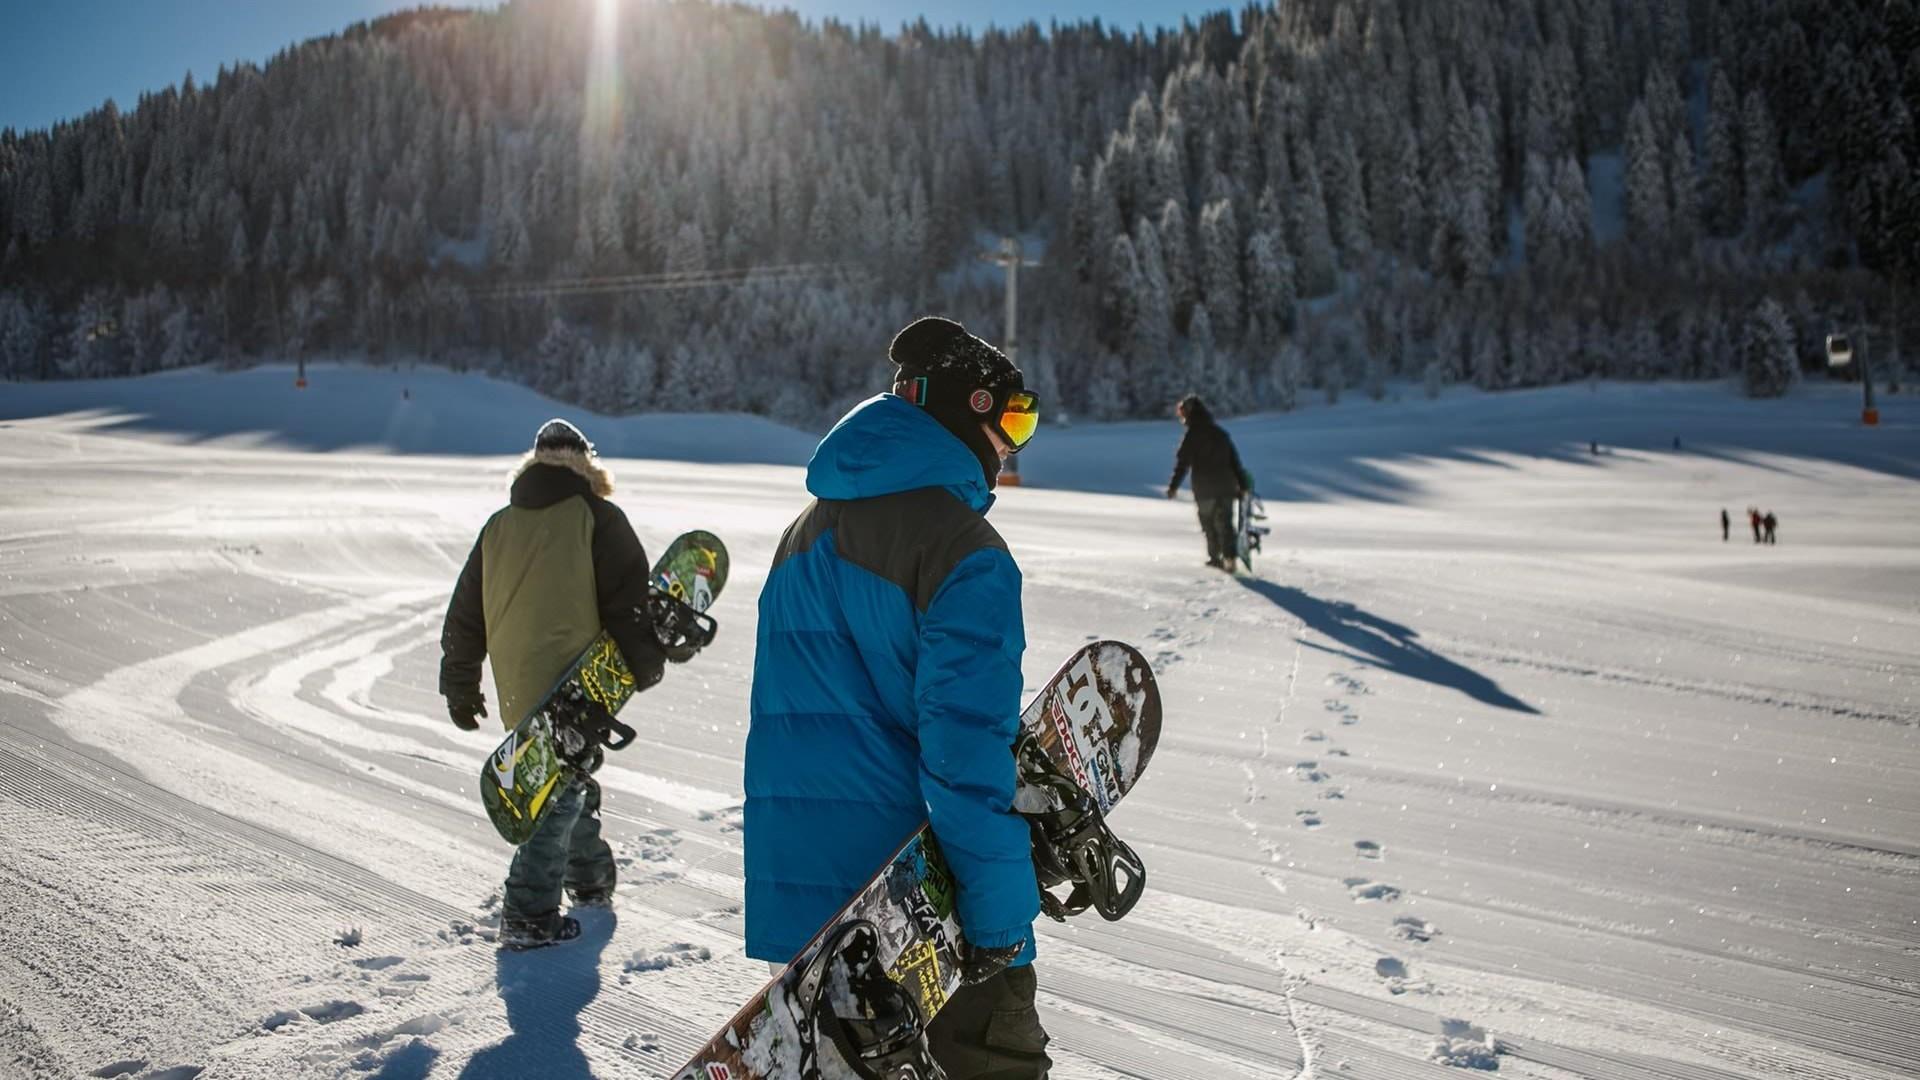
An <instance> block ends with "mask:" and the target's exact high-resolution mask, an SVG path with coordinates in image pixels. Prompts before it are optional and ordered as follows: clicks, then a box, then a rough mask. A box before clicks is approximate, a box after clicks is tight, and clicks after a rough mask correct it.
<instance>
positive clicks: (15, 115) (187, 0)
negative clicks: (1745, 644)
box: [0, 0, 1238, 129]
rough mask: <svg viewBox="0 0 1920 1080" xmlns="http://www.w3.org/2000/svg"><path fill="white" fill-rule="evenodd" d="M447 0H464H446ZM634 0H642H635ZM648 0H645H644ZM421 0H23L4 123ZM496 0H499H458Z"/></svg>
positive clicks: (1047, 8) (1024, 9) (998, 9)
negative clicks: (314, 0)
mask: <svg viewBox="0 0 1920 1080" xmlns="http://www.w3.org/2000/svg"><path fill="white" fill-rule="evenodd" d="M440 2H441V3H443V4H451V3H454V0H440ZM625 2H627V3H634V2H636V0H625ZM641 2H643V0H641ZM418 4H419V0H412V2H399V0H316V2H307V0H64V2H62V0H19V2H17V3H13V2H9V3H8V5H7V8H8V10H7V12H6V14H5V15H4V16H0V128H5V127H13V128H18V129H28V128H38V127H45V126H47V125H49V124H51V123H54V122H55V121H58V120H63V119H68V118H71V117H75V116H78V115H80V114H82V113H84V112H86V111H88V110H89V109H92V108H95V107H97V106H98V105H100V103H101V102H103V101H105V100H106V99H107V98H113V99H114V100H115V101H116V102H118V103H119V105H120V107H121V108H123V109H131V108H133V106H134V105H135V103H136V102H137V101H138V100H139V96H140V93H141V92H142V91H144V90H158V89H160V88H162V87H165V86H168V85H171V84H173V83H177V82H179V81H180V79H181V77H182V76H183V75H185V74H186V73H187V72H188V71H191V72H193V77H194V78H195V79H197V80H199V81H202V82H205V81H208V80H211V79H212V78H213V77H214V75H215V74H216V73H217V72H218V71H219V68H220V65H221V64H223V63H232V62H234V61H236V60H252V61H255V62H260V61H264V60H266V59H267V58H269V57H271V56H272V55H273V54H274V53H275V52H277V51H279V50H280V49H281V48H282V47H284V46H286V45H290V44H293V43H295V42H298V41H304V40H306V39H307V38H311V37H318V36H321V35H324V34H330V33H333V32H334V31H336V30H339V29H342V28H343V27H346V26H348V25H350V24H352V23H356V22H359V21H361V20H363V19H369V18H372V17H374V16H377V15H381V14H384V13H386V12H389V11H395V10H399V9H401V8H409V7H416V6H418ZM456 6H462V7H492V6H495V5H494V4H492V3H459V4H457V5H456ZM763 6H781V7H791V8H793V9H794V10H796V11H798V12H800V14H801V15H803V16H805V17H806V18H808V19H820V18H824V17H827V16H834V17H837V18H840V19H843V20H846V21H849V22H853V21H866V22H876V23H879V24H880V25H881V26H884V27H887V28H888V29H892V28H893V27H896V26H898V25H900V24H901V23H903V22H908V21H910V20H912V19H914V18H916V17H918V16H921V15H925V16H926V18H927V20H928V21H929V22H931V23H933V24H935V25H937V26H953V25H957V24H962V23H964V24H966V25H968V26H972V27H975V28H979V27H983V26H986V25H987V24H989V23H994V24H999V25H1007V24H1011V23H1017V22H1021V21H1023V20H1026V19H1036V20H1038V21H1039V22H1041V23H1042V24H1043V25H1044V24H1045V23H1046V22H1047V21H1048V20H1049V19H1059V20H1061V21H1063V22H1064V21H1073V20H1077V19H1090V18H1093V17H1095V16H1098V17H1099V18H1101V19H1103V20H1105V21H1107V22H1108V23H1110V24H1118V25H1120V26H1125V27H1132V26H1134V25H1136V24H1145V25H1148V26H1152V25H1156V24H1159V23H1177V22H1179V20H1180V18H1181V16H1182V15H1184V14H1190V13H1197V12H1204V11H1211V10H1218V9H1220V8H1229V9H1234V10H1237V9H1238V4H1237V3H1227V2H1226V0H1216V2H1213V3H1203V2H1196V0H1049V2H1047V3H1034V2H1032V0H1028V2H1025V3H1022V2H1018V0H918V2H901V0H790V2H788V3H783V4H778V5H766V4H763Z"/></svg>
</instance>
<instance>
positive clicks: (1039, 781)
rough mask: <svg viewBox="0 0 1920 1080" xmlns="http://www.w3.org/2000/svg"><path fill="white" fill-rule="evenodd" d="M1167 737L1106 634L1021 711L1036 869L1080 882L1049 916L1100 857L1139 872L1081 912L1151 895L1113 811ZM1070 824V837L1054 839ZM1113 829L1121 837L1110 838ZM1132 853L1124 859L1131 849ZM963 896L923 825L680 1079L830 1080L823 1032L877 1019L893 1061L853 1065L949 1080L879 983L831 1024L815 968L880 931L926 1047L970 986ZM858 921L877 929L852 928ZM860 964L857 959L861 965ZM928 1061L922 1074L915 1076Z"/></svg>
mask: <svg viewBox="0 0 1920 1080" xmlns="http://www.w3.org/2000/svg"><path fill="white" fill-rule="evenodd" d="M1159 739H1160V691H1159V688H1158V687H1157V686H1156V685H1155V683H1154V679H1153V669H1152V667H1151V666H1150V665H1149V664H1148V663H1147V660H1146V658H1145V657H1144V656H1142V655H1141V654H1140V652H1139V650H1137V649H1135V648H1133V647H1132V646H1131V645H1126V644H1122V643H1120V642H1116V641H1100V642H1095V643H1093V644H1090V645H1087V646H1085V647H1084V648H1082V649H1081V650H1080V651H1078V652H1076V653H1075V654H1074V655H1073V656H1072V657H1070V658H1069V659H1068V661H1067V662H1066V663H1065V664H1063V665H1061V667H1060V669H1059V670H1058V671H1056V672H1055V673H1054V674H1053V676H1052V678H1050V679H1048V680H1047V683H1046V684H1045V686H1044V687H1043V688H1042V689H1041V691H1040V692H1039V693H1038V694H1036V695H1034V697H1033V699H1032V700H1031V701H1030V702H1028V704H1027V707H1026V708H1025V709H1024V710H1022V711H1021V714H1020V735H1019V736H1018V740H1017V742H1016V744H1015V753H1016V760H1017V763H1018V770H1019V777H1020V783H1019V787H1018V789H1017V791H1016V793H1015V796H1014V809H1015V810H1016V811H1018V812H1019V813H1021V814H1022V815H1023V816H1025V817H1026V818H1027V820H1028V822H1029V825H1030V826H1031V828H1032V830H1033V832H1034V835H1035V842H1036V851H1035V870H1036V875H1037V876H1038V878H1039V879H1040V882H1041V884H1042V886H1043V896H1049V897H1050V894H1048V893H1046V892H1045V891H1044V889H1045V888H1050V887H1054V886H1058V885H1060V884H1064V883H1065V882H1067V881H1069V880H1072V881H1074V882H1075V892H1074V893H1073V894H1071V895H1070V896H1069V898H1068V900H1067V901H1060V900H1057V899H1052V901H1051V902H1052V904H1054V905H1056V906H1058V907H1059V909H1060V911H1059V912H1056V911H1055V910H1053V909H1052V908H1049V909H1048V914H1050V915H1053V916H1054V917H1055V918H1063V917H1064V916H1065V914H1070V913H1072V912H1071V910H1069V909H1071V908H1072V904H1073V901H1074V898H1075V897H1076V896H1080V893H1079V884H1080V882H1079V877H1078V875H1081V874H1085V873H1096V874H1098V873H1105V872H1107V870H1108V869H1109V868H1110V867H1101V868H1096V864H1097V863H1098V862H1099V861H1101V860H1103V859H1108V858H1109V856H1112V857H1113V858H1114V859H1118V860H1119V861H1120V862H1123V863H1125V864H1127V865H1130V866H1131V867H1133V868H1135V869H1136V870H1137V873H1136V874H1135V875H1134V876H1133V877H1131V878H1127V877H1126V876H1125V868H1124V867H1122V869H1121V870H1120V871H1118V875H1119V877H1120V884H1118V885H1115V886H1113V887H1110V888H1106V889H1105V890H1101V889H1100V888H1098V887H1097V886H1096V887H1095V888H1094V889H1092V890H1091V891H1090V892H1092V893H1099V896H1098V897H1097V898H1096V897H1094V896H1092V895H1089V896H1087V897H1084V898H1083V899H1084V900H1085V901H1086V902H1085V903H1082V904H1081V905H1080V907H1079V908H1078V909H1077V910H1082V911H1083V910H1086V909H1087V908H1088V907H1093V908H1095V909H1096V910H1099V911H1100V913H1101V914H1102V915H1103V916H1105V917H1108V918H1118V917H1119V916H1120V915H1123V914H1125V912H1126V910H1127V909H1128V908H1131V907H1132V905H1133V902H1134V901H1136V900H1138V899H1139V896H1140V892H1141V890H1142V889H1143V888H1144V886H1145V880H1146V877H1145V868H1144V867H1143V866H1141V865H1140V863H1139V860H1138V858H1137V857H1134V856H1133V853H1132V851H1131V849H1127V848H1126V845H1124V844H1121V843H1120V842H1119V841H1118V840H1117V839H1116V838H1113V837H1112V834H1111V832H1109V831H1107V830H1106V826H1105V814H1106V812H1107V811H1108V810H1110V809H1112V807H1113V806H1115V805H1116V804H1118V803H1119V801H1120V800H1121V798H1123V797H1124V796H1125V795H1126V793H1127V792H1128V791H1130V790H1132V788H1133V786H1134V784H1135V783H1137V782H1138V781H1139V779H1140V774H1141V772H1142V771H1143V770H1144V769H1145V768H1146V765H1147V762H1148V761H1149V760H1151V758H1152V757H1153V752H1154V748H1155V747H1156V746H1157V745H1158V743H1159ZM1056 827H1057V828H1060V829H1063V830H1064V832H1061V833H1060V834H1059V835H1054V834H1053V830H1054V829H1055V828H1056ZM1100 837H1104V838H1105V839H1106V840H1107V841H1110V843H1105V844H1102V843H1100V842H1098V839H1099V838H1100ZM1089 838H1092V839H1089ZM1043 848H1045V849H1049V850H1043ZM1062 851H1064V852H1065V854H1064V855H1063V854H1062ZM1121 851H1124V858H1122V857H1121V856H1119V855H1118V854H1117V853H1118V852H1121ZM1049 858H1051V860H1052V861H1050V862H1049V861H1047V860H1048V859H1049ZM957 893H958V887H957V885H956V883H955V881H954V877H953V874H952V871H951V870H949V869H948V866H947V862H946V859H945V857H944V856H943V855H942V854H941V851H940V844H939V841H938V840H937V839H936V838H935V837H934V835H933V830H932V828H931V827H930V826H926V825H923V826H921V827H920V828H919V829H918V830H916V831H915V832H914V834H913V835H912V836H909V837H908V838H907V839H906V841H905V843H903V844H902V845H901V846H900V847H899V848H898V849H897V850H896V851H895V852H894V853H893V854H892V855H891V856H890V857H889V858H888V859H887V860H886V861H885V862H884V863H882V864H881V866H880V869H879V871H878V872H877V873H875V874H874V876H873V878H872V879H871V880H870V881H869V882H868V883H867V885H866V887H865V888H863V889H861V890H860V891H859V892H858V893H856V894H855V895H854V896H853V897H852V898H851V899H850V900H848V901H847V903H846V905H845V906H844V907H842V908H841V909H840V911H839V912H838V913H836V914H835V915H834V916H833V918H831V919H829V920H828V922H827V924H826V925H825V926H824V927H822V928H821V930H820V931H819V933H817V934H815V935H814V938H813V940H812V941H810V942H809V943H808V944H807V946H806V948H804V949H802V950H801V951H800V954H799V955H798V956H796V957H795V958H794V959H793V961H792V962H791V963H789V964H788V965H787V967H786V968H785V969H784V970H783V971H782V972H781V973H780V974H778V975H776V976H774V977H773V979H772V981H770V982H768V983H767V985H766V986H765V987H763V988H762V989H761V990H760V992H759V993H757V994H755V995H754V996H753V998H752V999H750V1000H749V1001H748V1002H747V1004H746V1005H745V1006H744V1007H743V1008H742V1009H741V1010H740V1011H739V1012H738V1013H736V1014H735V1015H734V1017H733V1019H732V1020H730V1021H728V1023H727V1025H726V1026H725V1027H724V1028H722V1029H721V1030H720V1031H719V1032H718V1033H717V1034H716V1035H714V1037H713V1038H712V1039H711V1040H710V1041H709V1042H708V1043H707V1045H706V1047H705V1048H704V1049H703V1050H701V1051H700V1053H698V1054H696V1055H694V1058H693V1060H692V1061H689V1062H688V1063H687V1064H686V1065H684V1066H682V1067H681V1068H680V1070H679V1071H678V1072H676V1073H674V1074H673V1075H674V1077H675V1078H676V1080H818V1078H819V1077H820V1075H821V1073H820V1070H819V1059H820V1056H821V1048H822V1046H823V1045H827V1044H829V1043H831V1044H834V1045H835V1046H836V1051H835V1056H836V1057H839V1058H841V1060H843V1061H845V1060H846V1058H847V1054H846V1050H845V1049H844V1048H843V1047H842V1046H841V1045H840V1044H841V1043H842V1040H839V1039H836V1038H832V1037H829V1038H827V1039H826V1040H825V1042H823V1040H822V1031H823V1028H824V1029H825V1030H827V1031H829V1032H830V1031H832V1030H834V1029H838V1028H845V1027H850V1026H851V1027H859V1026H860V1025H865V1027H866V1028H867V1029H869V1030H872V1029H875V1028H886V1029H888V1030H890V1031H893V1036H891V1037H890V1041H889V1042H888V1046H887V1047H882V1049H886V1050H888V1054H889V1056H888V1057H887V1059H886V1061H885V1062H884V1064H883V1065H875V1063H874V1062H873V1061H872V1060H871V1059H869V1060H866V1061H863V1062H859V1063H855V1062H848V1064H849V1066H850V1067H851V1068H852V1071H853V1072H854V1073H855V1074H856V1075H861V1070H862V1069H863V1068H866V1069H867V1072H866V1073H865V1074H864V1075H866V1076H880V1077H883V1078H886V1080H895V1078H900V1080H936V1078H938V1077H939V1076H940V1073H939V1072H938V1071H937V1066H932V1065H931V1063H930V1062H929V1063H927V1065H926V1066H925V1067H921V1066H918V1065H916V1064H915V1062H914V1060H913V1055H912V1053H911V1052H910V1051H911V1047H908V1046H907V1045H906V1044H905V1042H903V1041H902V1040H901V1039H900V1038H899V1037H898V1036H899V1033H898V1030H897V1025H896V1026H895V1027H892V1028H890V1027H889V1025H888V1024H887V1023H882V1021H883V1020H889V1019H890V1018H893V1017H895V1015H896V1014H897V1012H898V1010H892V1011H888V1010H885V1009H878V1008H877V1006H876V1005H875V1003H876V1002H879V1001H881V998H882V994H881V992H880V991H881V989H882V988H877V986H876V984H871V983H869V984H868V986H867V991H866V993H864V994H860V993H855V994H853V995H851V996H852V1003H851V1006H850V1007H851V1008H853V1009H854V1010H855V1011H860V1012H863V1015H859V1016H854V1017H848V1016H845V1015H843V1014H839V1013H836V1014H835V1015H834V1016H831V1017H827V1018H825V1020H824V1024H823V1023H822V1022H821V1020H822V1018H821V1013H820V1010H821V1009H822V1008H833V1007H834V1006H833V1005H831V1004H823V1003H822V1002H821V1001H820V1000H819V998H820V995H818V994H816V993H813V992H812V989H813V987H814V985H815V984H810V983H808V982H807V976H808V973H809V972H818V971H820V970H821V969H822V967H823V966H827V965H830V963H831V960H832V954H833V953H835V952H836V951H838V949H839V948H840V946H841V943H842V935H843V934H855V935H869V934H870V937H871V941H872V951H873V955H872V957H871V959H870V960H864V961H863V964H864V965H865V966H866V967H868V968H872V969H878V970H882V971H884V972H885V973H886V977H887V978H888V979H890V980H891V981H892V982H893V983H894V984H895V985H897V986H898V987H899V989H900V990H901V991H903V992H904V993H905V995H906V996H907V997H908V998H910V999H911V1001H912V1004H913V1008H914V1009H915V1010H916V1011H917V1013H918V1019H917V1024H918V1030H916V1031H915V1032H913V1037H912V1039H911V1040H910V1041H911V1042H912V1043H914V1044H916V1045H917V1044H918V1043H919V1041H920V1040H919V1032H920V1031H923V1030H924V1026H925V1024H926V1023H928V1022H930V1021H932V1019H933V1018H934V1017H935V1016H936V1015H938V1014H939V1012H940V1009H941V1008H942V1007H943V1006H944V1005H945V1004H946V1003H947V1001H948V999H949V998H951V997H952V996H953V993H954V991H956V990H958V989H959V987H960V974H961V969H962V964H963V961H964V956H965V950H966V931H965V928H964V927H962V926H961V925H960V921H959V914H958V909H957V907H956V903H955V901H956V896H957ZM1050 899H1051V898H1050ZM1109 912H1112V914H1109ZM855 924H863V925H864V926H865V927H866V928H867V929H865V930H860V931H857V932H855V931H847V930H845V929H844V928H846V927H849V926H852V925H855ZM823 957H824V959H823ZM847 963H848V965H849V967H851V964H852V961H851V960H849V961H847ZM846 977H847V979H848V980H850V981H851V980H852V979H854V978H855V977H856V976H855V974H854V973H853V972H852V971H851V970H849V971H848V972H847V973H846ZM850 981H849V985H851V982H850ZM863 1002H864V1003H863ZM842 1004H846V1002H844V1001H843V1002H842ZM882 1013H884V1014H885V1015H880V1014H882ZM889 1047H890V1048H891V1049H888V1048H889ZM915 1068H919V1069H921V1071H903V1070H912V1069H915ZM926 1068H932V1069H933V1070H934V1071H925V1070H926Z"/></svg>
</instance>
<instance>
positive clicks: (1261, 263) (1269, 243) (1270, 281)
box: [1247, 232, 1295, 352]
mask: <svg viewBox="0 0 1920 1080" xmlns="http://www.w3.org/2000/svg"><path fill="white" fill-rule="evenodd" d="M1283 243H1284V241H1283V238H1282V236H1281V234H1279V233H1277V232H1257V233H1254V234H1253V237H1252V238H1251V239H1249V240H1248V241H1247V310H1248V313H1249V317H1248V320H1247V322H1248V326H1249V328H1250V329H1249V333H1248V337H1249V341H1250V343H1251V344H1252V345H1253V346H1254V347H1255V348H1257V349H1259V350H1261V351H1262V352H1270V351H1271V350H1272V349H1273V347H1274V346H1276V345H1277V344H1279V342H1280V340H1281V339H1282V338H1283V337H1284V336H1285V334H1286V332H1287V331H1288V330H1290V329H1292V327H1293V320H1294V301H1295V294H1294V282H1293V256H1291V255H1289V254H1288V253H1287V251H1286V248H1285V247H1284V246H1283Z"/></svg>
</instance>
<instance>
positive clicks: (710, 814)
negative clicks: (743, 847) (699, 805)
mask: <svg viewBox="0 0 1920 1080" xmlns="http://www.w3.org/2000/svg"><path fill="white" fill-rule="evenodd" d="M699 816H700V820H701V821H717V822H719V823H720V831H721V832H739V831H740V827H741V826H742V825H744V824H746V820H747V808H746V807H745V806H744V805H742V804H740V803H735V804H733V805H732V806H723V807H721V808H720V809H718V810H702V811H700V815H699Z"/></svg>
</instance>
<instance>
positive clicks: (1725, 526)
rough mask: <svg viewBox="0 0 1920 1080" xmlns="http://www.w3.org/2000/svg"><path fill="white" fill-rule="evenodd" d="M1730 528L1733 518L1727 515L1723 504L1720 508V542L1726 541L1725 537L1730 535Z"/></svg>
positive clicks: (1731, 527)
mask: <svg viewBox="0 0 1920 1080" xmlns="http://www.w3.org/2000/svg"><path fill="white" fill-rule="evenodd" d="M1732 529H1733V519H1732V518H1730V517H1728V516H1727V508H1726V507H1724V506H1723V507H1721V508H1720V542H1721V543H1723V544H1724V543H1726V542H1727V537H1728V536H1730V535H1732Z"/></svg>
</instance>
